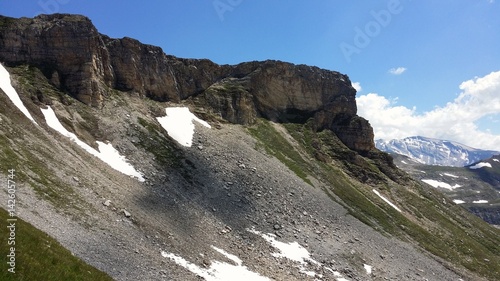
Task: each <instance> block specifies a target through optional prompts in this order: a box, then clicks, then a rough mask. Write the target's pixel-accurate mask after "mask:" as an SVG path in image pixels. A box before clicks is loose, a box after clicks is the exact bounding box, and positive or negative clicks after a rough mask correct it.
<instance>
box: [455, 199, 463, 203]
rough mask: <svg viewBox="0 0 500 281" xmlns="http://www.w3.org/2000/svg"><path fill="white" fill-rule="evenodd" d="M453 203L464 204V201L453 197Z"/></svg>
mask: <svg viewBox="0 0 500 281" xmlns="http://www.w3.org/2000/svg"><path fill="white" fill-rule="evenodd" d="M453 203H455V204H464V203H465V201H464V200H460V199H453Z"/></svg>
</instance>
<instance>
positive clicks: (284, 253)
mask: <svg viewBox="0 0 500 281" xmlns="http://www.w3.org/2000/svg"><path fill="white" fill-rule="evenodd" d="M247 231H248V232H250V233H253V234H256V235H258V236H260V237H262V238H263V239H264V240H266V241H267V242H268V243H269V244H271V246H273V247H274V248H276V249H278V250H279V253H273V254H272V256H273V257H276V258H287V259H289V260H292V261H295V262H297V263H299V271H300V272H301V273H303V274H305V275H307V276H311V277H317V278H319V279H322V275H321V274H319V273H316V272H314V271H310V270H306V266H307V265H308V264H312V265H315V266H316V267H321V266H323V265H322V264H321V263H319V262H317V261H315V260H314V259H312V258H311V254H310V253H309V251H307V249H306V248H304V247H303V246H302V245H300V244H299V243H297V242H291V243H284V242H280V241H278V240H276V235H274V234H271V233H268V234H265V233H262V232H259V231H257V230H255V229H253V228H252V229H247ZM324 269H326V270H328V271H330V272H331V273H332V274H333V276H334V277H335V279H336V280H337V281H347V279H345V278H343V277H342V274H340V273H339V272H337V271H335V270H333V269H331V268H329V267H324Z"/></svg>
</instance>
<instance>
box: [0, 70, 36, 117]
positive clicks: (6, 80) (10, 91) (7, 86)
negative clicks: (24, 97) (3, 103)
mask: <svg viewBox="0 0 500 281" xmlns="http://www.w3.org/2000/svg"><path fill="white" fill-rule="evenodd" d="M0 88H2V90H3V91H4V92H5V94H6V95H7V97H9V99H10V100H11V101H12V103H14V105H15V106H16V107H17V108H19V110H21V112H22V113H23V114H24V115H26V117H28V119H30V120H31V121H33V123H35V124H37V123H36V121H35V119H33V117H32V116H31V114H30V112H29V111H28V109H27V108H26V107H25V106H24V103H23V102H22V101H21V99H20V98H19V95H18V94H17V92H16V90H15V89H14V87H12V84H11V82H10V74H9V72H8V71H7V69H5V67H4V66H3V65H2V64H1V63H0Z"/></svg>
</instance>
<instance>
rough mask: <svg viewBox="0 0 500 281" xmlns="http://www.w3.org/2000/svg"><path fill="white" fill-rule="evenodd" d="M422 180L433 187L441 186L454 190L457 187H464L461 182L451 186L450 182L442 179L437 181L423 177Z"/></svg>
mask: <svg viewBox="0 0 500 281" xmlns="http://www.w3.org/2000/svg"><path fill="white" fill-rule="evenodd" d="M422 181H423V182H425V183H426V184H428V185H430V186H432V187H435V188H438V187H441V188H446V189H449V190H453V189H455V188H459V187H462V186H461V185H459V184H455V185H453V186H451V185H450V184H447V183H445V182H441V181H437V180H429V179H423V180H422Z"/></svg>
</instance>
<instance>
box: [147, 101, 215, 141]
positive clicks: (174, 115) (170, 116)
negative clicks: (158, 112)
mask: <svg viewBox="0 0 500 281" xmlns="http://www.w3.org/2000/svg"><path fill="white" fill-rule="evenodd" d="M165 112H166V113H167V115H166V116H164V117H157V118H156V119H157V120H158V122H159V123H160V125H161V126H162V127H163V129H165V130H166V131H167V133H168V135H169V136H170V137H172V138H173V139H174V140H176V141H177V142H178V143H179V144H181V145H183V146H187V147H191V145H192V143H193V135H194V123H193V121H196V122H198V123H200V124H201V125H203V126H205V127H207V128H210V125H209V124H208V123H207V122H205V121H203V120H201V119H200V118H198V117H196V116H195V115H194V114H193V113H191V111H189V108H187V107H169V108H166V109H165Z"/></svg>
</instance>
